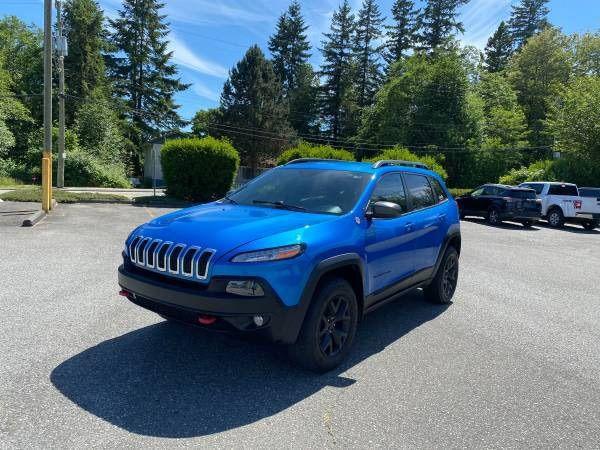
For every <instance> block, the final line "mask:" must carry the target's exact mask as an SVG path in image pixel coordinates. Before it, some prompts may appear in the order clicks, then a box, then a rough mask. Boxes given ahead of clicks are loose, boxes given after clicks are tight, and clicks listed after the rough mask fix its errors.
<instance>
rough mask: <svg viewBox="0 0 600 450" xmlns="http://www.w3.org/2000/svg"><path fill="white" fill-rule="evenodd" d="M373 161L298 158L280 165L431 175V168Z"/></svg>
mask: <svg viewBox="0 0 600 450" xmlns="http://www.w3.org/2000/svg"><path fill="white" fill-rule="evenodd" d="M373 164H374V163H372V162H356V161H341V160H336V159H330V160H310V159H307V160H306V161H302V160H296V161H294V162H293V164H290V163H288V164H285V165H283V166H280V168H282V169H294V168H302V169H320V170H346V171H349V172H366V173H373V174H376V173H387V172H393V171H397V170H398V169H399V168H401V169H402V170H403V171H407V172H415V173H422V174H426V175H431V174H432V173H434V172H432V171H431V170H428V169H423V168H419V167H412V166H405V165H384V166H381V167H378V168H375V167H373Z"/></svg>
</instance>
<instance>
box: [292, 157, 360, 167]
mask: <svg viewBox="0 0 600 450" xmlns="http://www.w3.org/2000/svg"><path fill="white" fill-rule="evenodd" d="M311 162H351V161H344V160H341V159H327V158H298V159H292V160H291V161H289V162H287V163H286V164H285V165H286V166H287V165H289V164H300V163H311Z"/></svg>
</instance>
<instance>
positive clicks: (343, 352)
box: [289, 278, 358, 373]
mask: <svg viewBox="0 0 600 450" xmlns="http://www.w3.org/2000/svg"><path fill="white" fill-rule="evenodd" d="M357 323H358V302H357V300H356V294H355V293H354V290H353V289H352V287H351V286H350V284H348V282H347V281H346V280H344V279H341V278H330V279H328V280H326V281H325V282H323V283H321V284H320V286H319V288H318V289H317V291H316V292H315V295H314V297H313V301H312V304H311V306H310V308H309V310H308V312H307V314H306V318H305V319H304V323H303V325H302V329H301V330H300V335H299V336H298V340H297V341H296V343H295V344H293V345H291V346H290V347H289V353H290V356H291V358H292V359H293V360H294V361H295V362H296V363H297V364H299V365H301V366H303V367H305V368H307V369H309V370H312V371H315V372H320V373H322V372H327V371H328V370H331V369H334V368H335V367H337V366H338V365H339V364H340V363H341V362H342V361H343V360H344V359H345V358H346V356H347V355H348V352H349V351H350V347H351V345H352V342H353V341H354V336H355V334H356V327H357Z"/></svg>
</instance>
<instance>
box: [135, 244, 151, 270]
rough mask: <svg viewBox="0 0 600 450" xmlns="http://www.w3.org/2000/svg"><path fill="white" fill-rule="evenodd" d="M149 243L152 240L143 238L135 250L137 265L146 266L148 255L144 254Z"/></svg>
mask: <svg viewBox="0 0 600 450" xmlns="http://www.w3.org/2000/svg"><path fill="white" fill-rule="evenodd" d="M148 242H150V238H142V239H141V240H140V243H139V244H138V245H137V247H136V250H135V259H136V261H137V263H138V264H140V265H142V266H143V265H144V264H146V258H145V255H146V254H145V253H144V250H145V249H146V245H148Z"/></svg>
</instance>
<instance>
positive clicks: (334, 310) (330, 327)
mask: <svg viewBox="0 0 600 450" xmlns="http://www.w3.org/2000/svg"><path fill="white" fill-rule="evenodd" d="M351 322H352V318H351V316H350V301H349V299H347V298H345V297H344V296H342V295H338V296H336V297H333V298H331V299H329V302H328V303H327V306H326V307H325V310H324V311H323V314H322V315H321V320H320V321H319V328H318V331H317V340H318V342H319V348H320V349H321V352H323V355H324V356H326V357H331V356H336V355H338V354H339V353H340V352H341V351H342V350H343V349H344V345H345V344H346V340H347V339H348V335H349V333H350V326H351Z"/></svg>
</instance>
